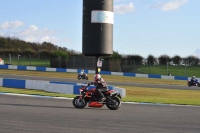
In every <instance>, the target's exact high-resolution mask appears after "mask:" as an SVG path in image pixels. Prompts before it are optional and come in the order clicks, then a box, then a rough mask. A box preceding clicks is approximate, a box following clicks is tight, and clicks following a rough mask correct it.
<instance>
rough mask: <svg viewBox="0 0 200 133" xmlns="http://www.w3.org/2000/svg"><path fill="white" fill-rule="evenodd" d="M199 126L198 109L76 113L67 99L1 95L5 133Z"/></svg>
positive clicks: (153, 131) (156, 132)
mask: <svg viewBox="0 0 200 133" xmlns="http://www.w3.org/2000/svg"><path fill="white" fill-rule="evenodd" d="M199 123H200V107H195V106H163V105H145V104H144V105H139V104H127V103H122V105H121V108H119V109H118V110H114V111H113V110H109V109H108V108H107V107H106V106H104V107H103V108H89V107H86V108H84V109H76V108H74V107H73V105H72V101H71V100H67V99H52V98H39V97H25V96H10V95H2V94H0V132H1V133H75V132H78V133H104V132H105V133H123V132H124V133H199V132H200V126H199Z"/></svg>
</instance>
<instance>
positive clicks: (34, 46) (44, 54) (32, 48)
mask: <svg viewBox="0 0 200 133" xmlns="http://www.w3.org/2000/svg"><path fill="white" fill-rule="evenodd" d="M3 54H4V55H9V54H11V55H17V54H19V55H22V56H27V57H29V56H31V57H32V58H39V59H40V58H51V57H53V58H56V57H61V58H68V57H69V56H70V55H82V53H81V52H78V51H75V50H70V49H68V48H66V47H59V46H57V45H55V44H52V43H50V42H43V43H35V42H26V41H23V40H20V39H18V38H14V37H2V36H0V55H3ZM109 58H110V59H111V60H119V61H121V63H122V64H138V65H142V64H145V65H155V64H159V65H166V64H167V63H169V62H173V64H174V65H180V64H181V63H182V64H183V63H184V64H190V65H198V64H199V63H200V59H199V58H198V57H195V56H193V55H190V56H188V57H181V56H179V55H175V56H173V57H170V56H168V55H166V54H164V55H160V56H159V57H158V58H156V57H155V56H153V55H148V57H147V58H146V59H145V58H144V57H142V56H141V55H138V54H127V55H121V54H119V53H118V51H113V54H112V55H111V57H109Z"/></svg>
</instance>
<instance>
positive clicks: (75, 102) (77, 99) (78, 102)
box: [72, 96, 87, 108]
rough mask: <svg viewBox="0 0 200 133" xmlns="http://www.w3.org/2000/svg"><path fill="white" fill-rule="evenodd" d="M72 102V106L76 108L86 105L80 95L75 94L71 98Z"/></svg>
mask: <svg viewBox="0 0 200 133" xmlns="http://www.w3.org/2000/svg"><path fill="white" fill-rule="evenodd" d="M72 103H73V105H74V107H76V108H84V107H85V106H86V105H87V102H86V101H85V99H82V98H80V96H76V97H75V98H74V99H73V100H72Z"/></svg>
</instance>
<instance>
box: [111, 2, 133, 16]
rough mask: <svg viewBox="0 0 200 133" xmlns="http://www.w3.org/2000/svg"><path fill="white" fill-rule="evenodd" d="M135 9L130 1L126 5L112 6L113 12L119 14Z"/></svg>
mask: <svg viewBox="0 0 200 133" xmlns="http://www.w3.org/2000/svg"><path fill="white" fill-rule="evenodd" d="M134 10H135V6H134V5H133V3H132V2H130V3H129V4H128V5H115V6H114V12H115V13H119V14H124V13H127V12H133V11H134Z"/></svg>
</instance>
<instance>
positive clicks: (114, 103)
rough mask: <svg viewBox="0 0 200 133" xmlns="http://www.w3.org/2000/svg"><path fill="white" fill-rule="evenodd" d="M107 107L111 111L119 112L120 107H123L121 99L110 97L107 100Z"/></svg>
mask: <svg viewBox="0 0 200 133" xmlns="http://www.w3.org/2000/svg"><path fill="white" fill-rule="evenodd" d="M106 106H107V107H108V108H109V109H110V110H117V109H118V108H119V107H120V106H121V101H120V99H119V98H117V97H110V98H109V99H108V100H107V103H106Z"/></svg>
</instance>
